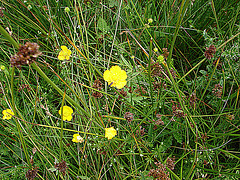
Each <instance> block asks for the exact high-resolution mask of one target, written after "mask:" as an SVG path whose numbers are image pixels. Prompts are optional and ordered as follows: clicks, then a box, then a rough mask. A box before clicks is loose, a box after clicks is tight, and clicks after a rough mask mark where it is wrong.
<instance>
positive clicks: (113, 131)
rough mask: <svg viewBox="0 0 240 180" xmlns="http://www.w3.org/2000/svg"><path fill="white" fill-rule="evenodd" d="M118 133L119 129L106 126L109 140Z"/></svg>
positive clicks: (106, 136) (106, 135) (106, 134)
mask: <svg viewBox="0 0 240 180" xmlns="http://www.w3.org/2000/svg"><path fill="white" fill-rule="evenodd" d="M116 135H117V130H116V129H114V127H110V128H105V138H108V140H110V139H112V138H113V137H114V136H116Z"/></svg>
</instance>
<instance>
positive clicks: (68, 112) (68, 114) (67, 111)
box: [58, 106, 73, 121]
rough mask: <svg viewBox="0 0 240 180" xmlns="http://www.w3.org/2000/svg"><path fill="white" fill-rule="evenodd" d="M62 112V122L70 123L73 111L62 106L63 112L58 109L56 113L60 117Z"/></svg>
mask: <svg viewBox="0 0 240 180" xmlns="http://www.w3.org/2000/svg"><path fill="white" fill-rule="evenodd" d="M62 111H63V120H67V121H71V119H72V113H73V110H72V108H71V107H69V106H63V110H62V108H60V110H59V111H58V113H59V114H60V115H61V116H62Z"/></svg>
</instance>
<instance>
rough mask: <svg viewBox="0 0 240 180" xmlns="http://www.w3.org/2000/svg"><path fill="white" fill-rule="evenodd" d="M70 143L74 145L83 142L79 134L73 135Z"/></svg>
mask: <svg viewBox="0 0 240 180" xmlns="http://www.w3.org/2000/svg"><path fill="white" fill-rule="evenodd" d="M72 141H73V142H75V143H82V142H83V141H84V140H83V138H82V137H81V136H80V135H79V134H74V135H73V139H72Z"/></svg>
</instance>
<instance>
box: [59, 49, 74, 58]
mask: <svg viewBox="0 0 240 180" xmlns="http://www.w3.org/2000/svg"><path fill="white" fill-rule="evenodd" d="M61 48H62V50H61V51H60V53H59V54H58V59H59V60H65V59H66V60H69V59H70V55H71V53H72V51H71V50H70V49H68V48H67V47H66V46H61Z"/></svg>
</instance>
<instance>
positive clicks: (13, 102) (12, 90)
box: [11, 67, 31, 166]
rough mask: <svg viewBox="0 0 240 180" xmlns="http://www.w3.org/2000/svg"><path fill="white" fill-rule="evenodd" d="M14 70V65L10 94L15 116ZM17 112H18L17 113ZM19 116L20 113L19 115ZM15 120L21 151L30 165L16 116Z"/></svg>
mask: <svg viewBox="0 0 240 180" xmlns="http://www.w3.org/2000/svg"><path fill="white" fill-rule="evenodd" d="M14 72H15V67H13V68H12V74H11V96H12V107H11V108H12V110H13V113H14V114H15V116H16V115H17V109H16V107H15V101H14V85H13V81H14ZM18 114H19V113H18ZM20 116H21V115H20ZM14 119H15V121H16V126H17V130H18V133H19V139H20V142H21V145H22V148H23V152H24V154H25V157H26V160H27V163H28V165H29V166H31V163H30V161H29V156H28V153H27V149H26V144H25V142H24V140H23V135H22V131H21V127H20V122H19V121H18V119H17V118H14Z"/></svg>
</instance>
